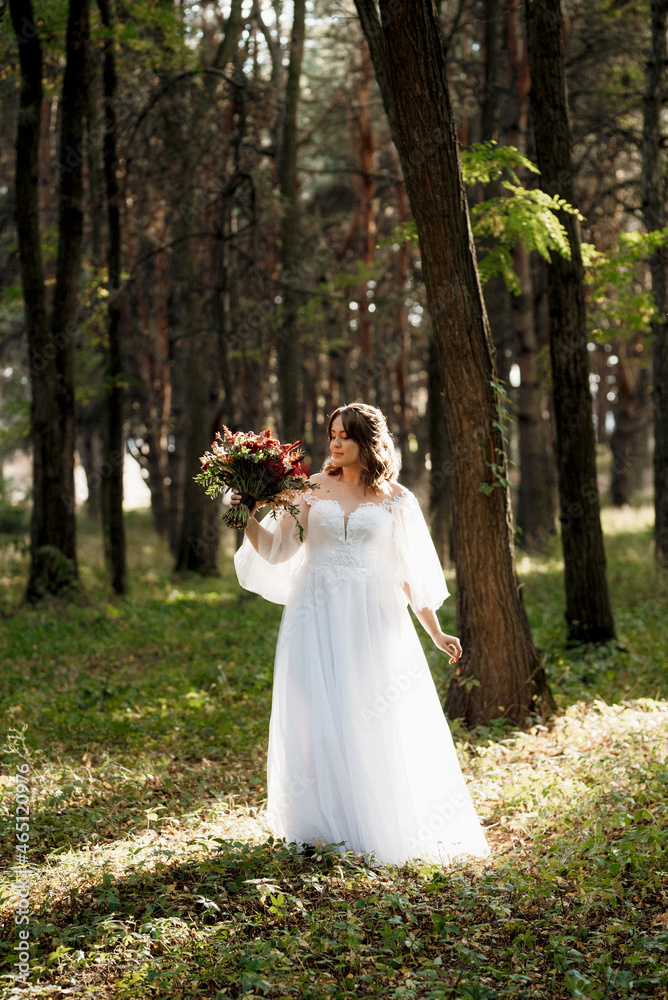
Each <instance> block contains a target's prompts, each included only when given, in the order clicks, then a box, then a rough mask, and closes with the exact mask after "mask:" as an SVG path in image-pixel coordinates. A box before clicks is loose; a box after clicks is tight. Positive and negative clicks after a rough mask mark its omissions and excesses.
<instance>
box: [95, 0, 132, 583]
mask: <svg viewBox="0 0 668 1000" xmlns="http://www.w3.org/2000/svg"><path fill="white" fill-rule="evenodd" d="M98 7H99V10H100V16H101V18H102V24H103V25H104V27H105V28H106V29H107V31H110V30H111V27H112V10H111V4H110V2H109V0H98ZM102 78H103V88H104V113H105V118H106V127H105V131H104V178H105V184H106V188H107V220H108V226H109V311H108V325H107V335H108V338H109V343H108V346H107V384H106V404H107V406H106V434H105V439H104V461H103V464H102V468H103V475H104V478H103V480H102V532H103V536H104V551H105V557H106V560H107V565H108V568H109V571H110V574H111V586H112V588H113V590H114V593H116V594H125V593H127V570H126V558H125V525H124V523H123V464H124V463H123V459H124V453H125V449H124V444H123V403H124V397H125V389H124V376H123V361H122V357H121V300H120V295H121V291H120V290H121V198H120V192H119V190H118V179H117V176H118V172H119V163H118V154H117V152H116V106H115V102H116V59H115V56H114V40H113V38H112V37H111V36H108V37H107V38H105V40H104V69H103V74H102Z"/></svg>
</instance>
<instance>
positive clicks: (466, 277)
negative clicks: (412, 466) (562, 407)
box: [356, 0, 549, 725]
mask: <svg viewBox="0 0 668 1000" xmlns="http://www.w3.org/2000/svg"><path fill="white" fill-rule="evenodd" d="M356 5H357V8H358V11H359V10H360V9H361V8H364V12H365V16H366V17H371V16H373V15H372V11H375V4H374V3H373V2H372V0H356ZM380 13H381V21H382V29H383V35H384V39H385V46H384V52H385V54H386V56H387V65H386V66H385V67H383V69H382V71H381V72H382V73H383V74H384V76H385V78H386V79H387V80H389V86H390V87H391V92H392V98H391V99H392V103H393V108H394V122H395V128H396V134H394V136H393V138H394V141H395V145H396V146H397V149H398V151H399V156H400V160H401V165H402V169H403V173H404V178H405V180H406V189H407V193H408V197H409V201H410V205H411V209H412V212H413V216H414V218H415V220H416V224H417V229H418V235H419V240H420V250H421V255H422V271H423V274H424V279H425V284H426V289H427V299H428V304H429V310H430V313H431V318H432V323H433V329H434V336H435V339H436V343H437V346H438V356H439V364H440V372H441V379H442V384H443V388H444V390H445V395H444V415H445V423H446V427H447V433H448V438H449V440H450V444H451V449H452V463H453V474H454V475H453V524H454V549H455V564H456V571H457V625H458V630H459V634H460V637H461V640H462V646H463V649H464V653H463V656H462V657H461V659H460V661H459V663H458V665H457V669H456V671H455V677H454V679H453V682H452V685H451V687H450V691H449V693H448V699H447V705H446V708H447V711H448V713H449V714H450V715H451V716H454V717H463V718H464V719H465V720H466V722H467V723H468V724H469V725H476V724H478V723H483V722H489V720H490V719H492V718H495V717H499V716H505V717H506V718H507V719H509V720H511V721H512V722H513V723H515V724H519V725H523V724H524V723H525V722H526V719H527V716H528V714H529V713H530V712H531V711H532V710H535V709H537V708H538V709H539V710H541V711H543V710H545V709H548V708H549V696H548V689H547V685H546V680H545V675H544V672H543V670H542V668H541V665H540V661H539V657H538V654H537V651H536V649H535V647H534V645H533V642H532V639H531V633H530V630H529V624H528V621H527V617H526V613H525V610H524V606H523V603H522V598H521V593H520V590H519V588H518V585H517V578H516V575H515V564H514V556H513V538H512V519H511V513H510V504H509V497H508V490H507V488H506V486H505V480H506V464H505V455H504V452H503V439H502V436H501V432H500V431H499V429H498V427H496V426H495V422H498V414H497V394H496V390H495V389H494V387H493V384H492V383H493V380H494V378H495V367H494V358H493V347H492V342H491V338H490V333H489V326H488V322H487V315H486V312H485V307H484V303H483V299H482V293H481V290H480V283H479V281H478V274H477V269H476V262H475V251H474V247H473V239H472V236H471V228H470V223H469V216H468V206H467V201H466V195H465V191H464V186H463V183H462V177H461V169H460V164H459V158H458V153H457V137H456V131H455V124H454V121H453V116H452V111H451V106H450V98H449V94H448V89H447V83H446V77H445V65H444V61H443V52H442V47H441V39H440V31H439V25H438V18H437V13H436V9H435V7H434V4H433V0H380ZM370 48H371V53H372V56H374V47H373V46H372V45H371V43H370ZM378 48H380V49H381V50H382V47H377V49H376V52H378ZM375 58H376V56H374V64H375ZM490 464H491V465H493V466H494V470H492V469H490ZM481 484H489V495H486V494H484V493H483V492H481V491H480V489H479V487H480V485H481ZM492 484H494V485H492Z"/></svg>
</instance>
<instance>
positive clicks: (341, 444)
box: [329, 416, 360, 469]
mask: <svg viewBox="0 0 668 1000" xmlns="http://www.w3.org/2000/svg"><path fill="white" fill-rule="evenodd" d="M329 435H330V437H329V450H330V453H331V456H332V462H333V463H334V465H336V466H339V467H340V468H342V469H343V468H346V467H348V466H351V465H357V460H358V458H359V454H360V446H359V445H358V443H357V441H353V439H352V438H349V437H348V435H347V434H346V432H345V429H344V426H343V420H342V419H341V417H340V416H338V417H337V418H336V419H335V421H334V423H333V424H332V426H331V429H330V432H329Z"/></svg>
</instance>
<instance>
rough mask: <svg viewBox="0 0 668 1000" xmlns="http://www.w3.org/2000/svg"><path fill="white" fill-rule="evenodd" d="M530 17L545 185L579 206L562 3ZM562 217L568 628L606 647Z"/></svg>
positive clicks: (560, 333) (608, 621) (571, 264)
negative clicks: (568, 94)
mask: <svg viewBox="0 0 668 1000" xmlns="http://www.w3.org/2000/svg"><path fill="white" fill-rule="evenodd" d="M525 12H526V24H527V42H528V49H529V68H530V71H531V92H530V97H531V109H532V113H533V126H534V135H535V140H536V155H537V161H538V166H539V168H540V171H541V186H542V188H543V190H545V191H547V192H548V194H551V195H555V196H559V197H562V198H565V199H566V200H567V201H568V202H569V203H570V204H571V205H574V204H575V190H574V185H573V162H572V155H571V147H572V143H571V131H570V124H569V120H568V108H567V102H566V82H565V77H564V41H563V38H564V24H563V17H562V12H561V0H526V5H525ZM561 215H562V220H561V221H562V222H563V224H564V226H565V227H566V230H567V232H568V239H569V243H570V248H571V258H570V260H567V259H566V258H564V257H562V256H561V255H560V254H556V253H553V254H552V257H551V261H550V265H549V268H548V301H549V314H550V358H551V362H552V385H553V399H554V414H555V421H556V430H557V434H556V437H557V448H556V450H557V481H558V487H559V504H560V510H561V516H560V520H561V541H562V547H563V552H564V582H565V589H566V622H567V628H568V636H569V638H570V639H573V640H577V641H584V642H601V641H607V640H608V639H612V638H614V635H615V625H614V620H613V616H612V608H611V605H610V594H609V591H608V581H607V577H606V571H605V550H604V547H603V532H602V529H601V517H600V509H599V496H598V488H597V481H596V450H595V441H594V424H593V418H592V402H591V393H590V391H589V363H588V358H587V332H586V316H585V296H584V271H583V267H582V257H581V253H580V229H579V224H578V220H577V217H576V216H575V215H571V214H568V213H561Z"/></svg>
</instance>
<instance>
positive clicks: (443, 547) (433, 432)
mask: <svg viewBox="0 0 668 1000" xmlns="http://www.w3.org/2000/svg"><path fill="white" fill-rule="evenodd" d="M428 385H429V401H428V415H429V456H430V460H431V469H430V472H429V525H430V529H431V537H432V540H433V542H434V547H435V549H436V551H437V552H438V557H439V559H440V560H441V563H442V564H443V566H449V565H450V563H451V561H452V556H451V552H450V539H451V535H452V502H451V494H452V456H451V454H450V445H449V442H448V434H447V430H446V427H445V420H444V419H443V399H442V395H443V389H442V386H441V372H440V367H439V362H438V348H437V346H436V341H435V340H434V338H433V337H431V338H430V339H429V383H428Z"/></svg>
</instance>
